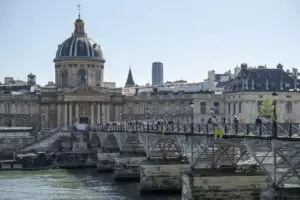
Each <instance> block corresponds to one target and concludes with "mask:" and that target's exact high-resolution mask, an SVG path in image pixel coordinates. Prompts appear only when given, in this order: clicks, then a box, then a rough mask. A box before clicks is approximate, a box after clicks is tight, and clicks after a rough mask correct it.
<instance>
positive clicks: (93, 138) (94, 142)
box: [89, 133, 101, 149]
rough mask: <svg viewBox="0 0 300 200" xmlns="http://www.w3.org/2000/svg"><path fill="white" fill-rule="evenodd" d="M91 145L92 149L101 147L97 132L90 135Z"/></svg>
mask: <svg viewBox="0 0 300 200" xmlns="http://www.w3.org/2000/svg"><path fill="white" fill-rule="evenodd" d="M89 146H90V148H91V149H97V148H100V147H101V142H100V138H99V137H98V135H97V134H96V133H92V135H91V136H90V141H89Z"/></svg>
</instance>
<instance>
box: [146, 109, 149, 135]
mask: <svg viewBox="0 0 300 200" xmlns="http://www.w3.org/2000/svg"><path fill="white" fill-rule="evenodd" d="M146 113H147V133H149V114H150V109H149V107H147V110H146Z"/></svg>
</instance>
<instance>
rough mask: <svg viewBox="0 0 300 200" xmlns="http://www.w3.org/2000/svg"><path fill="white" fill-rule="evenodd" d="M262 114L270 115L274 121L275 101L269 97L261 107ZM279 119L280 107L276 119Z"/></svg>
mask: <svg viewBox="0 0 300 200" xmlns="http://www.w3.org/2000/svg"><path fill="white" fill-rule="evenodd" d="M260 114H261V115H263V116H267V115H269V116H270V117H272V119H273V101H272V99H271V98H270V97H267V98H266V99H265V100H264V101H263V103H262V105H261V107H260ZM277 117H278V106H276V118H277Z"/></svg>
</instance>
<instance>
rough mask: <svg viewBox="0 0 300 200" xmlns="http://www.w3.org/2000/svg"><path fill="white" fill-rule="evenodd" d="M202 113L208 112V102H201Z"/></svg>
mask: <svg viewBox="0 0 300 200" xmlns="http://www.w3.org/2000/svg"><path fill="white" fill-rule="evenodd" d="M200 113H201V114H205V113H206V102H200Z"/></svg>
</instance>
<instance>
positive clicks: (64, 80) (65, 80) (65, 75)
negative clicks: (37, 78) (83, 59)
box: [61, 70, 68, 86]
mask: <svg viewBox="0 0 300 200" xmlns="http://www.w3.org/2000/svg"><path fill="white" fill-rule="evenodd" d="M61 85H62V86H67V85H68V71H67V70H63V71H62V72H61Z"/></svg>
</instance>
